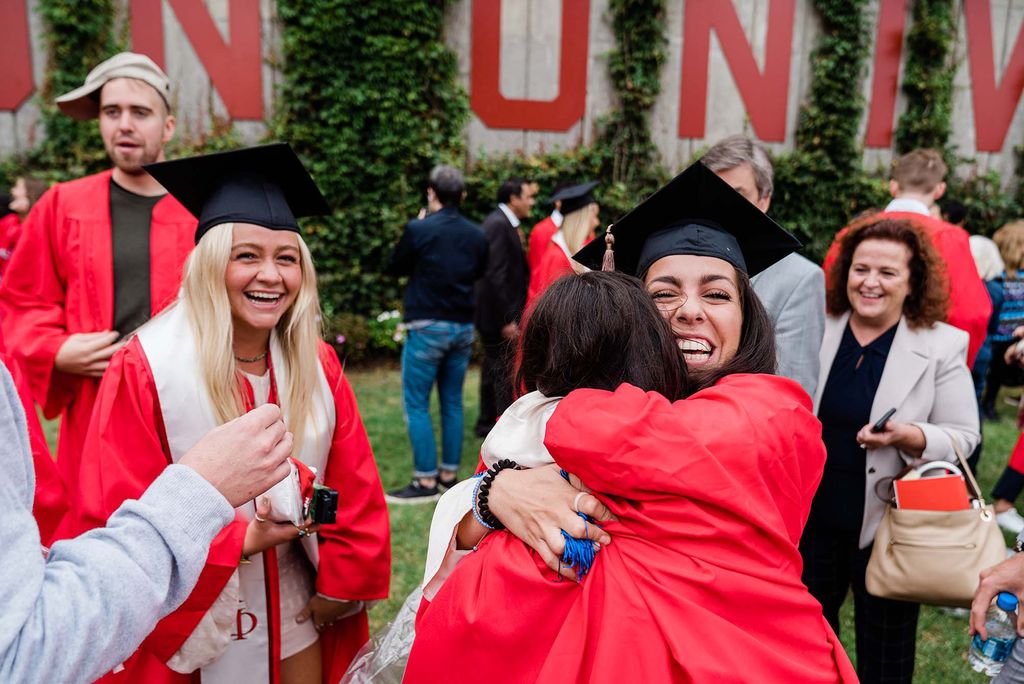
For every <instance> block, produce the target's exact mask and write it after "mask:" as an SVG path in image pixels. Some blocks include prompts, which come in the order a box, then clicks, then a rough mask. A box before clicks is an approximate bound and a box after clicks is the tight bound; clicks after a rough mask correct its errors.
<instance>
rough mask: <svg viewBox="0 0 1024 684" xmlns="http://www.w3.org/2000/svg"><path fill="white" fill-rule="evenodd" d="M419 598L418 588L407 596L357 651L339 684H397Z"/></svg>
mask: <svg viewBox="0 0 1024 684" xmlns="http://www.w3.org/2000/svg"><path fill="white" fill-rule="evenodd" d="M422 598H423V589H422V587H417V588H416V589H415V590H414V591H413V592H412V593H411V594H409V596H408V598H406V599H405V602H404V603H403V604H402V607H401V608H399V609H398V614H397V615H395V619H394V620H392V621H391V622H390V623H388V625H387V626H386V627H385V628H384V629H382V630H381V631H380V632H378V633H377V634H375V635H374V636H373V637H372V638H371V639H370V640H369V641H368V642H367V643H366V644H364V645H363V647H362V648H361V649H359V652H358V653H357V654H356V657H355V658H354V659H353V660H352V664H351V665H349V668H348V671H347V672H345V676H344V677H342V678H341V682H340V684H401V682H402V677H403V676H404V675H405V664H406V663H407V662H408V661H409V653H410V652H411V651H412V642H413V639H415V638H416V611H418V610H419V607H420V601H421V600H422Z"/></svg>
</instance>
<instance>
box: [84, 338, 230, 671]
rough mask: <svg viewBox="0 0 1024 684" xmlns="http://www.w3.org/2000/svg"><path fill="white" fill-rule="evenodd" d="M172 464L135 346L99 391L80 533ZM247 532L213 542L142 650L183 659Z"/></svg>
mask: <svg viewBox="0 0 1024 684" xmlns="http://www.w3.org/2000/svg"><path fill="white" fill-rule="evenodd" d="M170 462H171V460H170V458H169V456H168V450H167V448H166V447H165V444H164V428H163V420H162V418H161V414H160V406H159V400H158V395H157V392H156V387H155V386H154V384H153V376H152V373H151V372H150V370H149V364H148V362H147V361H146V356H145V353H144V352H143V350H142V346H141V345H140V344H139V342H138V340H137V339H133V340H132V341H131V342H129V343H128V344H127V345H126V346H125V347H124V348H123V349H121V350H120V351H119V352H117V354H115V355H114V357H113V359H112V360H111V363H110V366H108V368H107V371H106V373H104V374H103V382H102V383H101V384H100V390H99V396H98V398H97V401H96V408H95V410H94V412H93V415H92V422H91V423H90V425H89V435H88V438H87V439H86V442H85V447H84V450H83V453H82V465H81V470H80V482H79V493H78V498H77V500H76V505H75V510H74V516H75V527H76V529H77V531H78V532H79V533H81V532H84V531H86V530H89V529H92V528H94V527H98V526H101V525H104V524H106V521H107V518H108V517H109V516H110V514H111V513H113V512H114V511H115V510H116V509H117V508H118V506H120V505H121V503H122V502H124V500H125V499H136V498H138V497H139V496H140V495H141V494H142V492H144V491H145V490H146V488H147V487H149V485H150V483H152V482H153V480H155V479H156V477H157V476H158V475H159V474H160V473H161V472H163V469H164V468H166V467H167V465H168V464H169V463H170ZM245 529H246V523H245V522H243V521H241V520H235V521H234V522H232V523H230V524H229V525H228V526H227V527H225V528H224V529H223V530H222V531H221V533H220V534H219V535H218V536H217V537H216V538H215V539H214V541H213V544H211V546H210V554H209V556H208V557H207V560H206V566H205V567H204V568H203V571H202V573H201V574H200V576H199V582H198V583H197V584H196V587H195V589H193V590H192V593H191V594H190V595H189V597H188V599H186V600H185V602H184V603H183V604H182V605H181V607H180V608H178V610H176V611H175V612H173V613H171V614H170V615H168V616H167V617H166V618H164V619H163V620H161V621H160V622H159V623H158V624H157V626H156V629H155V630H153V633H152V634H150V636H149V637H148V638H147V639H146V641H144V642H143V644H142V646H141V647H140V650H143V651H149V652H151V653H152V654H153V655H155V656H156V657H157V658H158V659H159V660H160V661H161V662H166V661H167V660H168V659H169V658H170V657H171V656H172V655H174V653H175V652H177V650H178V649H179V648H180V647H181V645H182V644H183V643H184V642H185V639H187V638H188V636H189V634H191V633H192V630H193V629H195V626H196V625H197V624H198V623H199V620H200V619H201V618H202V616H203V614H204V613H206V611H207V609H209V607H210V605H212V603H213V601H214V600H215V599H216V598H217V596H218V595H219V594H220V592H221V590H222V589H223V588H224V585H225V584H226V583H227V581H228V578H229V577H230V576H231V574H232V573H233V572H234V570H235V568H237V567H238V563H239V560H240V559H241V556H242V543H243V542H244V541H245ZM129 669H130V668H129Z"/></svg>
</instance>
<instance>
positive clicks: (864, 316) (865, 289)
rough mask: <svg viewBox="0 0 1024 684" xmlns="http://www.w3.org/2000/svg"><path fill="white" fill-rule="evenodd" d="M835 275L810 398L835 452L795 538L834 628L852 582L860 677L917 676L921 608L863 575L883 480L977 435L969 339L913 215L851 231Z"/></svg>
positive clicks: (950, 456)
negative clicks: (881, 590)
mask: <svg viewBox="0 0 1024 684" xmlns="http://www.w3.org/2000/svg"><path fill="white" fill-rule="evenodd" d="M828 282H829V284H830V285H829V288H828V291H827V292H826V302H827V305H828V314H829V315H828V318H827V319H826V322H825V336H824V339H823V341H822V345H821V376H820V379H819V382H818V388H819V389H818V392H817V394H816V396H815V398H814V406H815V409H816V412H817V414H818V418H819V419H820V420H821V423H822V437H823V439H824V442H825V447H826V449H827V450H828V459H827V460H826V462H825V472H824V475H823V477H822V481H821V486H820V487H819V488H818V492H817V494H816V495H815V498H814V504H813V505H812V506H811V515H810V518H809V519H808V522H807V529H806V530H805V531H804V535H803V538H802V540H801V542H800V552H801V554H802V555H803V558H804V581H805V582H806V583H807V586H808V588H809V589H810V591H811V593H812V594H814V596H815V597H816V598H817V599H818V600H819V601H821V604H822V607H823V609H824V613H825V617H826V618H827V619H828V621H829V623H830V624H831V625H832V628H833V629H835V630H836V632H838V631H839V609H840V607H841V606H842V604H843V601H844V600H845V599H846V596H847V593H848V592H849V591H850V589H851V587H852V589H853V597H854V616H855V617H854V619H855V632H856V639H857V672H858V674H859V675H860V678H861V681H864V682H881V681H886V682H910V681H911V678H912V677H913V673H914V650H915V641H916V630H917V617H918V611H919V605H918V604H916V603H908V602H905V601H894V600H890V599H885V598H879V597H876V596H872V595H871V594H869V593H868V592H867V590H866V588H865V586H864V574H865V570H866V568H867V564H868V561H869V559H870V558H871V549H872V544H873V542H874V538H875V531H876V530H877V529H878V525H879V523H880V522H881V520H882V516H883V514H884V512H885V507H886V506H887V505H888V494H887V492H885V491H884V489H885V485H886V484H887V483H888V482H889V481H890V480H891V479H892V478H893V477H894V476H896V475H897V474H898V473H899V472H900V471H901V470H902V469H903V468H904V467H905V466H907V465H909V464H911V463H913V462H914V461H916V460H917V459H924V460H945V461H956V460H957V458H956V452H955V451H954V442H955V443H956V444H957V445H958V448H959V449H960V450H961V453H963V454H964V455H965V456H966V455H967V454H970V453H971V451H972V450H973V449H974V447H975V445H977V443H978V438H979V435H978V410H977V405H976V400H975V398H974V392H973V390H974V385H973V383H972V381H971V374H970V370H969V369H968V368H967V344H968V337H967V333H965V332H963V331H962V330H958V329H957V328H954V327H952V326H950V325H947V324H945V323H942V322H941V321H942V320H943V319H944V318H945V314H946V304H947V294H946V292H947V289H946V284H945V281H944V276H943V268H942V262H941V261H940V259H939V257H938V256H937V254H936V252H935V250H934V248H933V247H932V246H931V243H930V241H929V240H928V239H926V238H924V237H923V235H922V234H921V233H920V232H918V230H916V229H915V228H914V227H913V225H912V224H910V223H909V222H907V221H901V220H893V219H881V220H878V221H875V222H872V223H867V224H865V225H862V226H859V227H857V228H854V229H851V230H849V231H848V232H847V233H846V234H845V235H844V236H843V237H842V239H841V242H840V246H839V250H838V256H837V258H836V260H835V262H834V263H833V264H832V273H831V274H830V277H829V279H828ZM893 408H894V409H896V412H895V413H894V414H893V415H892V416H891V417H890V418H889V419H888V420H887V421H886V422H885V423H884V426H883V428H882V429H881V430H880V431H878V432H875V431H874V430H873V429H872V427H873V425H874V424H875V423H876V421H879V420H880V419H881V418H882V417H883V416H884V415H885V414H886V413H887V412H888V411H889V409H893ZM879 492H881V493H879Z"/></svg>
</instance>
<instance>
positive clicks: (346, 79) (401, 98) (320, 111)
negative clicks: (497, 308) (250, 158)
mask: <svg viewBox="0 0 1024 684" xmlns="http://www.w3.org/2000/svg"><path fill="white" fill-rule="evenodd" d="M448 4H449V2H448V0H403V1H402V2H367V1H366V0H278V5H277V7H278V13H279V16H280V20H281V22H282V23H283V26H284V31H283V45H282V52H283V58H284V64H283V73H284V85H283V88H282V89H281V93H280V95H279V97H278V114H277V117H276V119H275V121H274V124H273V134H274V135H275V136H276V137H278V138H280V139H282V140H287V141H289V142H290V143H291V144H292V145H293V146H294V147H295V149H296V151H297V152H298V153H299V155H300V156H302V157H303V159H305V160H306V162H307V164H308V166H309V169H310V171H311V172H312V173H313V175H314V177H315V178H316V180H317V182H318V183H319V185H320V188H321V190H322V191H323V193H324V195H325V196H326V197H327V198H328V201H329V202H330V204H331V207H332V208H333V209H334V215H333V216H331V217H330V218H328V219H327V220H312V221H309V222H308V223H307V233H306V234H307V239H308V240H309V243H310V248H311V249H313V250H314V253H315V254H316V257H317V267H318V269H319V271H320V275H321V283H322V293H323V299H324V304H325V308H327V310H328V311H329V312H334V311H355V312H359V313H371V312H372V313H376V312H379V311H381V310H383V309H389V308H391V305H392V304H393V303H394V302H396V301H397V300H398V299H399V295H400V290H399V284H398V283H397V282H396V281H395V280H394V279H392V278H388V277H386V276H383V275H382V274H381V268H382V266H383V264H384V261H385V259H386V258H387V255H388V254H389V253H390V250H391V248H392V247H393V246H394V244H395V243H396V242H397V241H398V236H399V235H400V233H401V229H402V226H403V225H404V223H405V222H406V221H407V220H408V219H409V218H411V217H413V216H415V215H416V212H417V211H418V209H419V207H421V206H422V205H423V203H424V201H425V199H424V192H425V184H426V178H427V174H428V173H429V171H430V168H431V167H432V166H433V165H434V164H435V163H437V162H439V161H448V162H456V163H458V162H459V161H460V160H461V155H462V153H463V150H462V129H463V126H464V125H465V123H466V121H467V118H468V112H469V109H468V100H467V96H466V94H465V92H464V91H463V89H462V88H461V87H460V86H459V85H458V84H457V81H456V68H457V64H456V59H455V55H454V54H452V53H451V52H450V51H449V50H448V49H447V47H446V46H445V44H444V40H443V35H442V33H443V30H444V17H445V10H446V8H447V6H448Z"/></svg>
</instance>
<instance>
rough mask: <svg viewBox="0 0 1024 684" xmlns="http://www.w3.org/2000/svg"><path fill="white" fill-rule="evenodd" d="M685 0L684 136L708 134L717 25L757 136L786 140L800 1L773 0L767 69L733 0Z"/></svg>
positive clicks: (681, 127)
mask: <svg viewBox="0 0 1024 684" xmlns="http://www.w3.org/2000/svg"><path fill="white" fill-rule="evenodd" d="M685 3H686V7H685V9H684V11H683V66H682V84H681V85H680V87H679V137H680V138H703V137H704V120H705V116H706V113H707V107H708V102H707V95H708V52H709V51H710V48H711V31H712V29H714V31H715V33H716V34H717V35H718V41H719V43H720V44H721V45H722V52H723V53H724V54H725V59H726V61H727V62H728V63H729V68H730V70H731V71H732V75H733V79H734V80H735V81H736V88H737V89H738V90H739V92H740V97H741V98H742V99H743V104H744V105H745V106H746V108H747V113H748V115H749V116H750V123H751V124H753V126H754V132H755V133H756V134H757V137H758V138H760V139H761V140H770V141H781V140H784V139H785V137H786V99H787V95H788V93H789V63H790V54H791V52H792V49H793V17H794V15H795V13H796V1H795V0H771V2H770V4H769V7H768V35H767V39H766V41H765V43H766V47H765V56H764V73H763V74H762V73H761V72H760V71H759V70H758V68H757V62H756V61H755V60H754V53H753V50H752V49H751V46H750V42H749V41H748V40H747V37H746V35H745V34H744V32H743V27H742V26H741V25H740V20H739V17H738V16H737V15H736V8H735V7H734V6H733V3H732V2H731V1H727V0H685Z"/></svg>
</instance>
